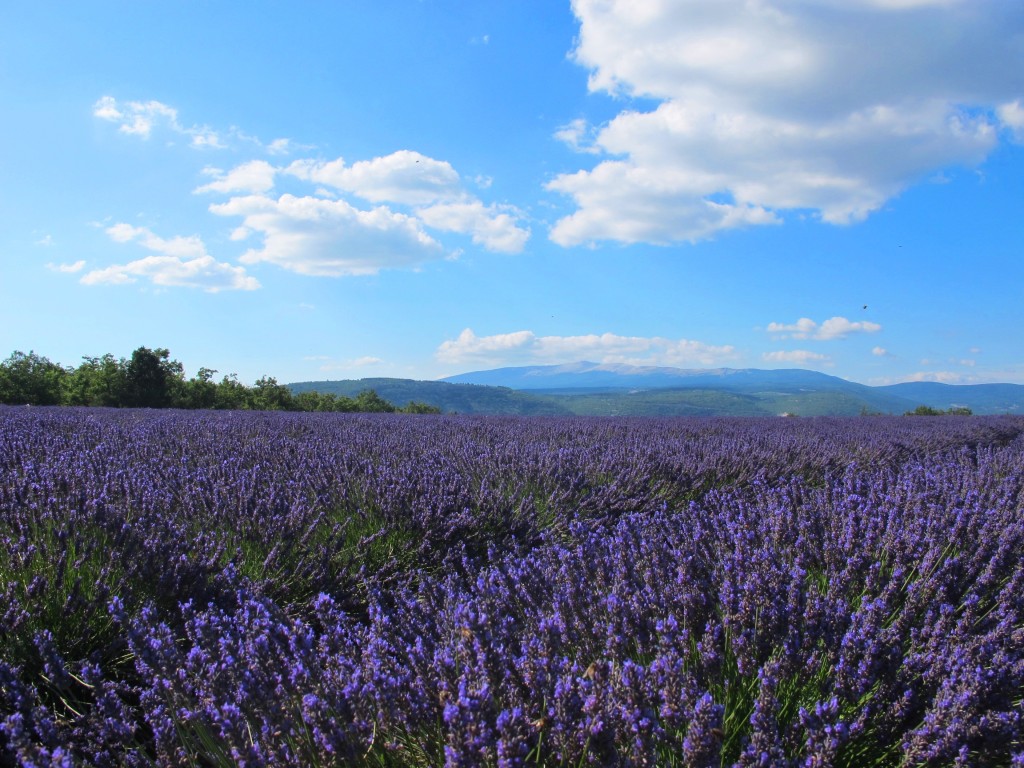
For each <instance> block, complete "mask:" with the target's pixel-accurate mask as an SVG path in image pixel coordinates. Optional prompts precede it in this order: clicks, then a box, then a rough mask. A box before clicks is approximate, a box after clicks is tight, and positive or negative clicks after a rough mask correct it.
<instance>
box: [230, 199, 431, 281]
mask: <svg viewBox="0 0 1024 768" xmlns="http://www.w3.org/2000/svg"><path fill="white" fill-rule="evenodd" d="M210 210H211V211H212V212H213V213H215V214H217V215H219V216H237V217H241V218H242V226H241V227H239V228H238V230H236V237H237V239H247V238H249V237H251V236H252V235H253V234H259V235H260V236H261V237H262V243H261V244H260V246H258V247H254V248H250V249H249V250H248V251H246V252H245V253H244V254H242V256H241V257H240V259H239V261H241V262H242V263H243V264H256V263H259V262H264V261H267V262H271V263H272V264H276V265H278V266H279V267H283V268H284V269H289V270H291V271H293V272H298V273H300V274H304V275H321V276H332V277H337V276H341V275H369V274H375V273H377V272H378V271H380V270H381V269H386V268H395V267H411V266H414V265H416V264H419V263H421V262H423V261H425V260H426V259H428V258H432V257H435V256H436V255H437V254H438V253H439V252H440V251H441V245H440V243H438V242H437V241H436V240H434V239H433V238H432V237H430V235H428V234H427V233H426V232H424V231H423V227H422V225H421V223H420V222H419V221H418V220H417V219H415V218H413V217H411V216H407V215H405V214H402V213H397V212H395V211H392V210H390V209H388V208H386V207H383V206H380V207H376V208H372V209H370V210H362V209H359V208H355V207H353V206H352V205H350V204H349V203H347V202H345V201H344V200H324V199H322V198H317V197H308V196H306V197H297V196H295V195H290V194H289V195H282V196H281V197H280V198H278V199H276V200H275V199H273V198H270V197H267V196H265V195H246V196H243V197H233V198H231V199H230V200H228V201H227V202H225V203H219V204H214V205H211V206H210Z"/></svg>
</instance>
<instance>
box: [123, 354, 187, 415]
mask: <svg viewBox="0 0 1024 768" xmlns="http://www.w3.org/2000/svg"><path fill="white" fill-rule="evenodd" d="M170 356H171V353H170V352H169V351H168V350H166V349H149V348H148V347H139V348H138V349H136V350H135V351H134V352H132V357H131V360H129V361H128V365H127V368H126V369H125V375H126V376H125V377H126V382H125V383H126V386H125V402H124V405H127V406H130V407H133V408H166V407H167V406H169V405H170V404H171V400H172V398H173V396H174V395H175V394H176V393H177V390H178V389H179V388H180V385H181V381H182V377H183V370H184V369H183V368H182V365H181V363H179V362H178V361H176V360H171V359H170Z"/></svg>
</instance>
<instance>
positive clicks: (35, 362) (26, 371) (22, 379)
mask: <svg viewBox="0 0 1024 768" xmlns="http://www.w3.org/2000/svg"><path fill="white" fill-rule="evenodd" d="M67 376H68V371H67V369H65V368H63V367H61V366H59V365H57V364H56V363H54V362H51V361H50V360H48V359H47V358H45V357H40V356H39V355H37V354H36V353H35V352H32V351H29V353H28V354H27V355H26V354H25V353H24V352H12V353H11V356H10V357H8V358H7V359H6V360H4V361H3V363H0V403H10V404H12V405H60V404H61V401H62V395H63V382H64V379H65V378H66V377H67Z"/></svg>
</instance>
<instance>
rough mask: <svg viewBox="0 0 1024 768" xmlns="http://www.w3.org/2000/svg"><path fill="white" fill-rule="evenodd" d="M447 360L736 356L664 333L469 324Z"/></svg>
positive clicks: (446, 349) (716, 361)
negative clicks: (575, 332)
mask: <svg viewBox="0 0 1024 768" xmlns="http://www.w3.org/2000/svg"><path fill="white" fill-rule="evenodd" d="M436 357H437V359H438V360H440V361H441V362H444V363H451V364H463V363H492V364H507V363H513V362H515V363H556V362H557V363H565V362H573V361H578V360H594V361H597V362H601V363H626V364H630V365H663V366H685V365H702V366H714V365H722V364H723V363H725V362H728V361H730V360H734V359H735V358H736V350H735V348H734V347H732V346H730V345H723V346H716V345H712V344H706V343H704V342H700V341H694V340H692V339H669V338H663V337H660V336H650V337H644V336H619V335H617V334H614V333H602V334H587V335H581V336H537V335H536V334H534V333H533V331H514V332H512V333H501V334H494V335H491V336H477V335H476V334H475V333H473V331H472V330H471V329H469V328H467V329H465V330H464V331H462V333H460V334H459V336H458V338H456V339H450V340H448V341H445V342H443V343H442V344H441V345H440V346H439V347H438V348H437V352H436Z"/></svg>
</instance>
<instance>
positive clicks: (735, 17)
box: [548, 0, 1024, 245]
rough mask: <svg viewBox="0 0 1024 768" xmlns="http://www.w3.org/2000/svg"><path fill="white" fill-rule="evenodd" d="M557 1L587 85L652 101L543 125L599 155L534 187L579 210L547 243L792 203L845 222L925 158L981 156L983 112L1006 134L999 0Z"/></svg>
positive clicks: (1009, 68) (692, 227) (988, 129)
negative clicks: (572, 19) (572, 26)
mask: <svg viewBox="0 0 1024 768" xmlns="http://www.w3.org/2000/svg"><path fill="white" fill-rule="evenodd" d="M573 10H574V12H575V13H576V15H577V17H578V18H579V21H580V34H579V38H578V41H579V42H578V45H577V47H576V50H575V52H574V56H575V58H576V61H577V62H578V63H580V64H581V65H583V66H585V67H587V68H588V69H589V70H590V79H589V87H590V89H591V90H593V91H606V92H609V93H613V94H619V95H624V96H627V97H643V98H652V99H655V100H657V101H658V102H659V104H658V105H657V106H656V107H655V108H653V109H650V110H635V109H630V110H625V111H623V112H621V113H620V114H619V115H618V116H616V117H615V118H614V119H612V120H611V121H610V122H608V123H607V124H605V125H602V126H600V127H596V128H595V127H590V126H588V125H586V124H585V123H580V122H574V123H570V124H569V125H568V126H566V127H563V128H562V129H560V130H559V132H558V137H559V138H561V139H562V140H563V141H567V142H568V143H569V144H570V145H575V146H587V147H593V148H596V149H599V150H600V151H602V152H604V153H606V155H607V157H606V159H604V160H603V161H602V162H600V163H599V164H598V165H597V166H596V167H594V168H592V169H590V170H581V171H578V172H576V173H566V174H561V175H559V176H556V177H555V178H554V179H553V180H552V181H551V182H550V183H549V184H548V189H550V190H552V191H556V192H560V193H563V194H565V195H567V196H569V197H571V198H572V200H573V201H574V202H575V205H576V208H577V210H576V211H575V212H574V213H572V214H571V215H569V216H567V217H565V218H563V219H561V220H560V221H558V222H557V223H556V224H555V226H554V228H553V229H552V232H551V237H552V239H553V240H555V242H558V243H560V244H563V245H576V244H579V243H587V242H593V241H598V240H618V241H623V242H638V241H644V242H652V243H664V242H673V241H681V240H695V239H700V238H704V237H709V236H711V235H713V234H714V233H715V232H717V231H720V230H724V229H729V228H732V227H739V226H749V225H757V224H770V223H776V222H778V221H779V213H780V212H783V211H786V210H792V209H804V210H808V209H809V210H811V211H813V212H815V213H816V214H817V215H818V216H820V217H821V218H822V219H823V220H825V221H828V222H831V223H835V224H846V223H850V222H855V221H858V220H861V219H863V218H864V217H866V216H867V215H869V214H870V213H871V212H873V211H875V210H877V209H878V208H879V207H881V206H882V205H883V204H884V203H885V202H886V201H887V200H888V199H890V198H892V197H893V196H894V195H897V194H898V193H899V192H900V191H901V190H903V189H905V188H906V187H907V186H909V185H910V184H912V183H915V182H916V181H918V180H920V179H922V178H926V177H927V176H928V175H929V174H931V173H933V172H934V171H935V170H936V169H940V168H942V167H947V166H949V165H954V164H964V165H973V164H976V163H979V162H980V161H981V160H983V159H984V158H985V157H986V156H987V154H988V153H989V152H990V151H991V150H992V149H993V148H994V147H995V146H996V144H997V142H998V130H997V128H998V122H999V121H1001V122H1002V124H1004V125H1006V126H1009V127H1011V128H1014V129H1015V130H1019V128H1018V127H1016V126H1017V125H1018V123H1019V121H1020V119H1021V115H1020V114H1019V110H1020V99H1021V97H1022V95H1024V61H1022V54H1021V49H1020V46H1019V45H1018V44H1017V43H1016V40H1017V39H1018V37H1019V35H1020V34H1021V31H1022V30H1021V26H1022V17H1021V14H1020V13H1019V11H1018V9H1017V8H1016V6H1015V5H1014V4H1012V3H1001V2H998V1H997V0H976V1H975V2H966V1H965V0H959V1H957V0H949V1H948V2H941V1H939V0H844V2H833V1H831V0H829V1H827V2H825V1H823V2H816V3H783V2H780V0H766V1H765V2H758V3H750V2H746V0H719V2H715V3H710V4H709V3H707V2H704V0H673V1H672V2H667V1H666V0H651V1H650V2H644V3H642V4H637V3H635V2H632V1H631V0H574V2H573ZM997 113H998V116H997ZM590 134H593V136H594V138H593V141H592V142H588V143H587V144H584V143H583V139H584V137H587V136H589V135H590Z"/></svg>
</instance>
